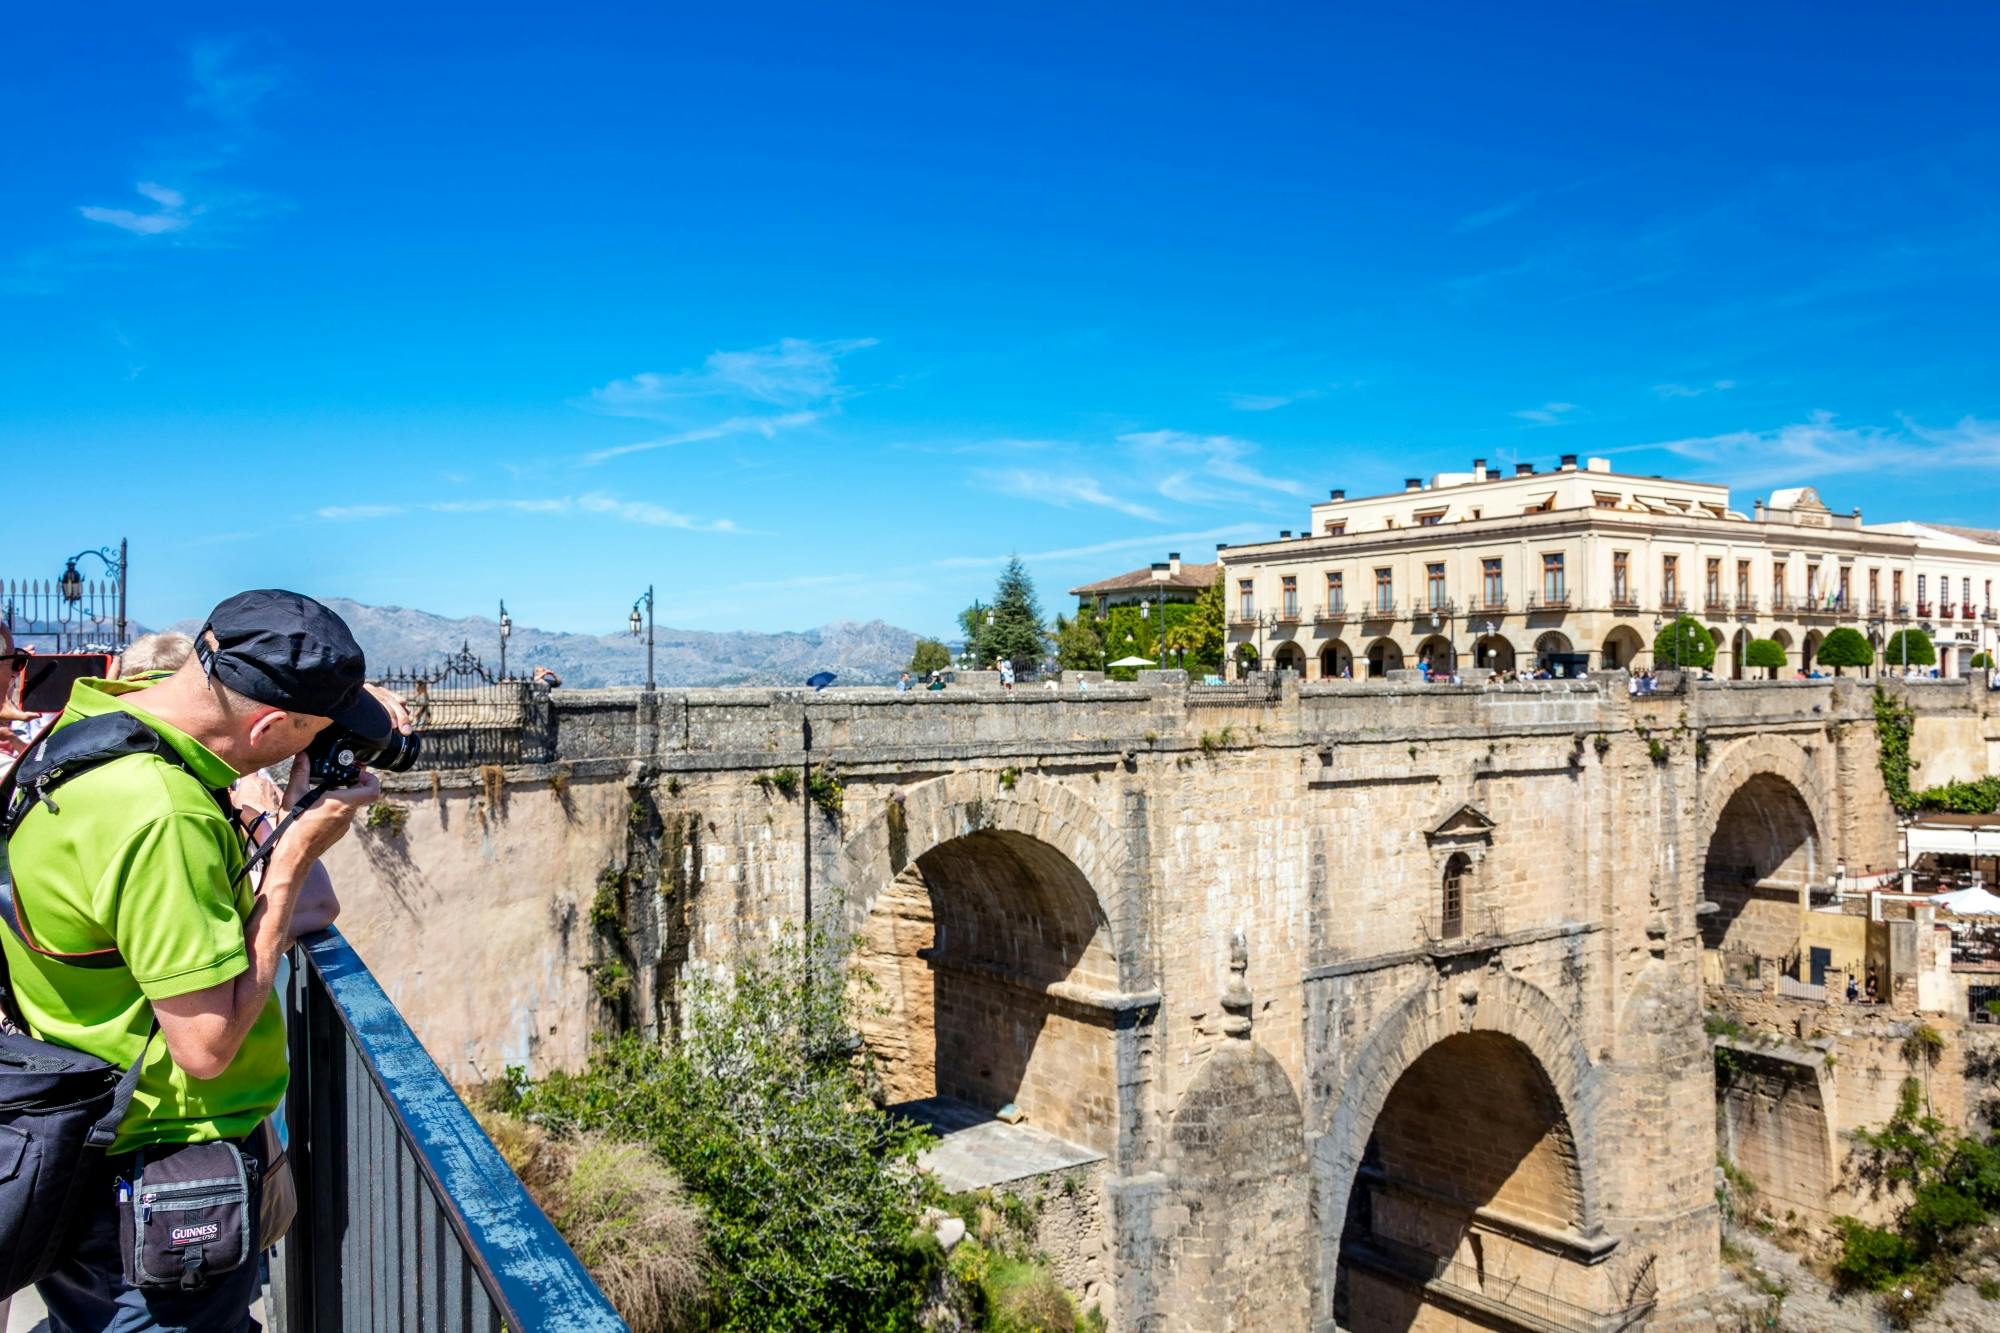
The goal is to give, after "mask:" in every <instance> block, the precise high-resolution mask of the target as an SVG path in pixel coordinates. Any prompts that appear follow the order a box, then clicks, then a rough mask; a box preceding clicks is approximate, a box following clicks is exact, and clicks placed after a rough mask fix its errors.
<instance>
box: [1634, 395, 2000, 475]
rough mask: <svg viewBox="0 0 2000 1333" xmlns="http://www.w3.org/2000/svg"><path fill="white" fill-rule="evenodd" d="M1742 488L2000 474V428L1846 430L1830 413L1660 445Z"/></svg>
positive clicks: (1908, 424) (1965, 423)
mask: <svg viewBox="0 0 2000 1333" xmlns="http://www.w3.org/2000/svg"><path fill="white" fill-rule="evenodd" d="M1652 447H1654V448H1658V449H1665V450H1667V451H1668V452H1669V453H1673V454H1677V455H1679V456H1680V457H1682V458H1686V459H1688V460H1690V461H1691V462H1694V463H1696V464H1699V465H1701V466H1703V467H1705V468H1706V469H1708V470H1709V471H1710V472H1711V473H1712V474H1714V475H1717V476H1720V477H1723V478H1726V479H1728V480H1729V481H1732V482H1734V483H1735V484H1737V485H1740V486H1747V487H1762V486H1774V485H1796V484H1800V483H1805V482H1814V481H1817V480H1819V479H1821V478H1825V477H1836V476H1865V475H1871V474H1883V475H1893V474H1897V473H1906V472H1910V471H1915V470H1918V469H1922V470H1924V471H1928V472H1939V471H1953V470H1958V469H1963V470H1964V471H1965V473H1966V475H1968V476H1988V475H1991V474H1992V470H1993V469H1994V468H1995V467H2000V422H1992V421H1982V420H1980V419H1979V418H1977V417H1962V418H1960V419H1959V420H1958V421H1957V422H1956V423H1955V424H1953V425H1950V426H1945V427H1941V428H1938V427H1929V426H1924V425H1922V424H1920V423H1918V422H1916V421H1912V420H1910V419H1908V418H1905V419H1903V420H1902V421H1901V422H1899V423H1898V424H1897V425H1896V426H1893V427H1889V426H1843V425H1840V424H1839V421H1838V418H1836V417H1835V416H1834V415H1833V414H1832V413H1831V412H1815V413H1813V414H1812V415H1811V416H1810V417H1808V418H1807V419H1806V420H1804V421H1797V422H1792V423H1790V424H1788V425H1783V426H1778V427H1776V428H1774V429H1769V430H1739V431H1731V432H1728V433H1727V434H1723V435H1706V436H1700V437H1696V438H1691V439H1681V440H1666V441H1662V442H1660V443H1658V444H1656V445H1654V446H1652Z"/></svg>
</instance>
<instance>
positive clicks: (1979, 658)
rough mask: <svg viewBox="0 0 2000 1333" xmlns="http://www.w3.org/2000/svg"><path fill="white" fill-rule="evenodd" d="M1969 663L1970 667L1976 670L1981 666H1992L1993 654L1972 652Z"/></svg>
mask: <svg viewBox="0 0 2000 1333" xmlns="http://www.w3.org/2000/svg"><path fill="white" fill-rule="evenodd" d="M1971 665H1972V668H1973V669H1974V670H1975V671H1976V670H1978V669H1980V668H1982V667H1990V666H1992V665H1993V654H1992V653H1974V654H1973V655H1972V663H1971Z"/></svg>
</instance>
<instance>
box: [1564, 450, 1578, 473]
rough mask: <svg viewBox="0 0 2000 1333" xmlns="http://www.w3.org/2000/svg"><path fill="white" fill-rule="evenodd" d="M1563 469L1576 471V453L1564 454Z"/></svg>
mask: <svg viewBox="0 0 2000 1333" xmlns="http://www.w3.org/2000/svg"><path fill="white" fill-rule="evenodd" d="M1562 470H1563V471H1564V472H1574V471H1576V455H1575V454H1564V455H1563V456H1562Z"/></svg>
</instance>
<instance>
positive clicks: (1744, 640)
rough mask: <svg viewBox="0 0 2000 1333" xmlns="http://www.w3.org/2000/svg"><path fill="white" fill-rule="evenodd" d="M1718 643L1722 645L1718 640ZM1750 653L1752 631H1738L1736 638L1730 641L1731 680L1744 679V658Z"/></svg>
mask: <svg viewBox="0 0 2000 1333" xmlns="http://www.w3.org/2000/svg"><path fill="white" fill-rule="evenodd" d="M1716 642H1717V643H1720V642H1722V641H1721V640H1720V639H1717V640H1716ZM1749 651H1750V631H1749V630H1747V629H1739V630H1737V631H1736V634H1735V637H1733V638H1732V639H1730V641H1729V678H1730V679H1731V680H1742V679H1743V658H1744V656H1745V655H1746V654H1747V653H1748V652H1749Z"/></svg>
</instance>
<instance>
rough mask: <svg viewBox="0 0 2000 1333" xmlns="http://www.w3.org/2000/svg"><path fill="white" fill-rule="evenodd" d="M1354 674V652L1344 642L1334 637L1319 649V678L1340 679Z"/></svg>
mask: <svg viewBox="0 0 2000 1333" xmlns="http://www.w3.org/2000/svg"><path fill="white" fill-rule="evenodd" d="M1353 674H1354V652H1353V650H1352V649H1350V648H1349V647H1348V646H1347V645H1346V644H1345V643H1343V642H1342V641H1341V640H1339V639H1335V640H1334V641H1333V642H1332V643H1329V644H1327V645H1326V646H1325V647H1324V648H1322V649H1320V650H1319V678H1320V679H1321V680H1342V679H1345V678H1346V677H1349V676H1352V675H1353Z"/></svg>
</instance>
